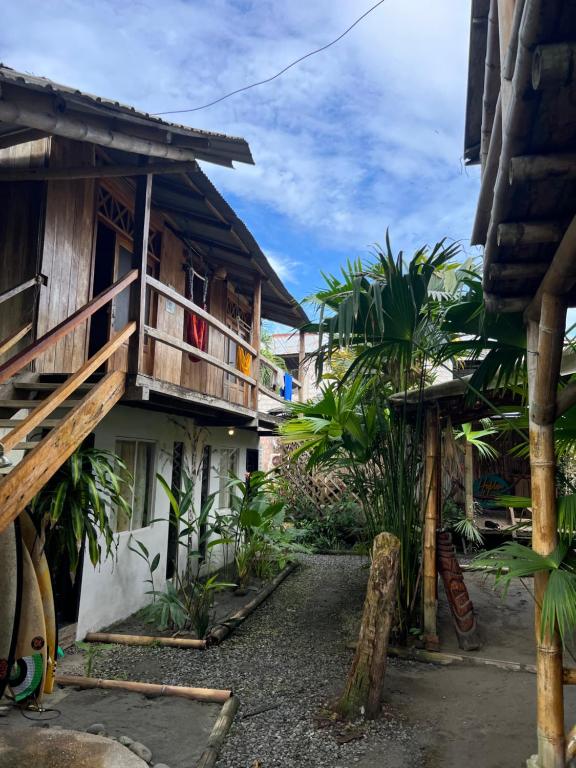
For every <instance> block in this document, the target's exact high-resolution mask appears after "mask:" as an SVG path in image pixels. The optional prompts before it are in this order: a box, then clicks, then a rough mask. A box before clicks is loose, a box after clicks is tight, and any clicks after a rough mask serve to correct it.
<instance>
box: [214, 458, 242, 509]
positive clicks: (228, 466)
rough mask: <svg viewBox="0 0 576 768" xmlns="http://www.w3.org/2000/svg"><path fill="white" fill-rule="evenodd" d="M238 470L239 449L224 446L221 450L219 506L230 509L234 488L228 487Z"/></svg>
mask: <svg viewBox="0 0 576 768" xmlns="http://www.w3.org/2000/svg"><path fill="white" fill-rule="evenodd" d="M237 472H238V449H237V448H222V449H221V450H220V473H219V474H220V481H219V483H220V484H219V487H218V507H219V508H220V509H229V508H230V506H231V502H230V496H231V493H232V490H231V488H230V487H228V482H229V480H230V475H231V474H237Z"/></svg>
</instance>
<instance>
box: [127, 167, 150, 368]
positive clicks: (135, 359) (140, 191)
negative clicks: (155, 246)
mask: <svg viewBox="0 0 576 768" xmlns="http://www.w3.org/2000/svg"><path fill="white" fill-rule="evenodd" d="M144 167H145V166H144ZM144 167H143V170H144ZM152 179H153V176H152V174H151V173H146V174H142V175H141V176H137V177H136V197H135V200H134V248H133V251H132V267H133V268H134V269H137V270H138V272H139V275H138V279H137V280H136V281H135V282H134V283H133V285H132V288H131V291H130V319H131V320H135V321H136V333H134V334H132V336H131V338H130V342H129V344H128V373H130V374H134V375H136V374H137V373H138V372H139V371H140V369H141V367H142V356H143V353H144V310H145V307H146V266H147V263H148V234H149V231H150V202H151V200H152Z"/></svg>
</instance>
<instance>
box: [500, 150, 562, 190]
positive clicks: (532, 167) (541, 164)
mask: <svg viewBox="0 0 576 768" xmlns="http://www.w3.org/2000/svg"><path fill="white" fill-rule="evenodd" d="M508 178H509V180H510V184H520V183H522V182H528V181H546V180H547V179H566V180H567V181H569V180H571V179H576V154H575V153H573V152H564V153H560V154H559V153H556V154H549V155H519V156H518V157H512V158H511V159H510V165H509V168H508Z"/></svg>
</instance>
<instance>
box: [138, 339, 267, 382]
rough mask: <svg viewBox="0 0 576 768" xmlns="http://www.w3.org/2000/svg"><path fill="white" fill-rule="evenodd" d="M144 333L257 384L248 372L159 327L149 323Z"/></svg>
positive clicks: (238, 377) (243, 379)
mask: <svg viewBox="0 0 576 768" xmlns="http://www.w3.org/2000/svg"><path fill="white" fill-rule="evenodd" d="M144 333H145V334H146V336H149V337H150V338H151V339H156V341H160V342H162V344H167V345H168V346H169V347H172V348H173V349H178V350H180V351H181V352H188V353H189V354H191V355H194V356H195V357H199V358H200V360H205V361H206V362H207V363H210V364H211V365H214V366H216V368H220V370H221V371H225V372H226V373H230V374H231V375H232V376H235V377H236V378H237V379H241V380H242V381H245V382H246V383H247V384H256V380H255V379H253V378H252V377H251V376H246V374H244V373H242V371H239V370H238V369H237V368H234V367H233V366H231V365H228V363H225V362H223V361H222V360H219V359H218V358H217V357H214V356H213V355H210V354H208V352H203V351H202V350H201V349H198V348H197V347H194V346H193V345H192V344H188V343H187V342H185V341H182V340H181V339H177V338H176V337H175V336H171V335H170V334H169V333H165V332H164V331H159V330H158V329H157V328H151V327H150V326H149V325H145V326H144Z"/></svg>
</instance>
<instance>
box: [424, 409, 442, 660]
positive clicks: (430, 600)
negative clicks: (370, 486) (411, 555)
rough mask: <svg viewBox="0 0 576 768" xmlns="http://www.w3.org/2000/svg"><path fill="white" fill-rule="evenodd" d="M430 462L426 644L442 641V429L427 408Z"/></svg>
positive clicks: (427, 472)
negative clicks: (438, 618) (439, 608)
mask: <svg viewBox="0 0 576 768" xmlns="http://www.w3.org/2000/svg"><path fill="white" fill-rule="evenodd" d="M425 439H426V466H425V479H424V498H425V500H426V507H425V512H424V553H423V574H424V577H423V591H424V638H425V642H426V647H427V648H428V649H429V650H434V649H436V648H437V647H438V645H439V640H438V632H437V623H436V611H437V604H438V597H437V596H438V568H437V563H436V529H437V528H438V456H439V452H438V444H439V429H438V419H437V414H436V411H435V410H434V409H433V408H428V409H427V411H426V438H425Z"/></svg>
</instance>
